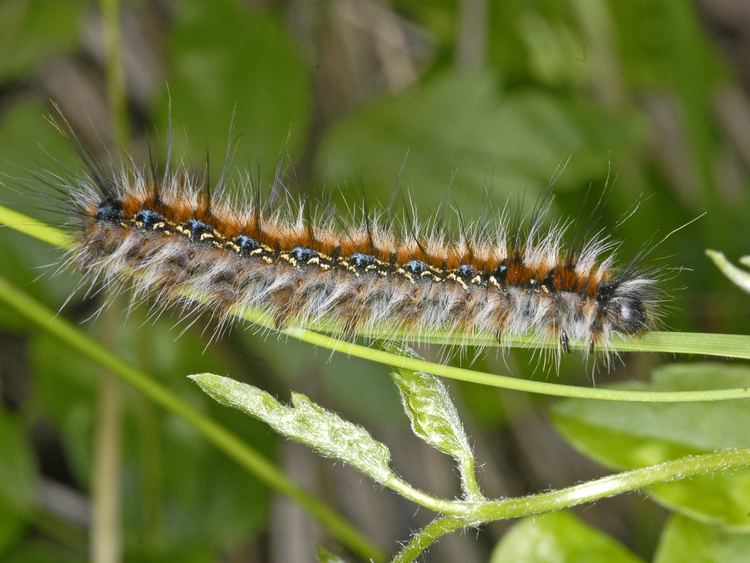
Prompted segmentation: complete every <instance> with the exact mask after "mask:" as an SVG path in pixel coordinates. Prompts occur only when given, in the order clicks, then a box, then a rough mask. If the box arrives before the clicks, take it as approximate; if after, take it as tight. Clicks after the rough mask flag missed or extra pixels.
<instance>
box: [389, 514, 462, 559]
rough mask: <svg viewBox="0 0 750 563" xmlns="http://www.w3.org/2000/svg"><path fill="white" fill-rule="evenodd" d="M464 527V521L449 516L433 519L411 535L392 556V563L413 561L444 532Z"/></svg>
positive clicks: (447, 532)
mask: <svg viewBox="0 0 750 563" xmlns="http://www.w3.org/2000/svg"><path fill="white" fill-rule="evenodd" d="M465 527H466V522H464V521H463V520H461V519H460V518H453V517H450V516H447V517H444V518H438V519H437V520H433V521H432V522H430V523H429V524H427V526H425V527H424V528H422V529H421V530H419V531H418V532H417V533H416V534H414V535H413V536H412V538H411V539H410V540H409V543H407V544H406V546H404V548H403V549H402V550H401V551H399V552H398V554H397V555H396V557H394V558H393V563H407V562H409V561H414V560H415V559H416V558H417V557H419V556H420V555H421V553H422V552H423V551H424V550H425V549H427V548H428V547H429V546H430V545H432V544H433V543H435V542H436V541H437V540H439V539H440V538H442V537H443V536H444V535H446V534H450V533H451V532H455V531H456V530H460V529H462V528H465Z"/></svg>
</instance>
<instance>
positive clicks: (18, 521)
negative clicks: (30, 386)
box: [0, 408, 37, 551]
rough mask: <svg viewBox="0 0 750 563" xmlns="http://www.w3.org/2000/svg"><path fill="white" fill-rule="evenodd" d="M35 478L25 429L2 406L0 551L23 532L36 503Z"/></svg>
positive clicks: (35, 472) (0, 429) (0, 435)
mask: <svg viewBox="0 0 750 563" xmlns="http://www.w3.org/2000/svg"><path fill="white" fill-rule="evenodd" d="M36 480H37V470H36V467H35V466H34V461H33V456H32V453H31V451H30V449H29V445H28V443H27V441H26V437H25V436H24V433H23V429H22V427H21V426H20V425H19V424H17V423H16V421H15V420H13V419H12V418H11V417H10V415H9V414H8V413H7V412H6V411H5V410H4V409H3V408H0V551H2V550H3V549H5V548H6V547H7V546H8V545H10V544H12V543H13V542H15V541H16V540H17V539H18V537H19V536H20V534H21V533H22V531H23V528H24V526H25V521H26V519H27V518H28V517H29V514H30V512H31V510H32V508H33V506H34V502H35V490H36Z"/></svg>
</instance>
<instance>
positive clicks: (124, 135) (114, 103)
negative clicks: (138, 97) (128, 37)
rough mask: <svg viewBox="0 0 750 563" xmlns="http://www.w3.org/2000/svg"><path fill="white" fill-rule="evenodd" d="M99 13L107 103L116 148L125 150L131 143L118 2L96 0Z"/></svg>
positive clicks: (114, 0)
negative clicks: (100, 14)
mask: <svg viewBox="0 0 750 563" xmlns="http://www.w3.org/2000/svg"><path fill="white" fill-rule="evenodd" d="M99 8H100V9H101V11H102V34H103V36H104V49H105V54H106V62H105V70H106V75H107V102H108V105H109V113H110V116H111V117H112V129H113V131H114V138H115V144H116V145H117V147H118V148H120V149H124V148H126V147H127V145H128V141H129V139H130V127H129V126H128V107H127V99H126V96H125V75H124V73H123V68H122V34H121V32H120V6H119V0H99Z"/></svg>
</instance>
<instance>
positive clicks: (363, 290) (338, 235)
mask: <svg viewBox="0 0 750 563" xmlns="http://www.w3.org/2000/svg"><path fill="white" fill-rule="evenodd" d="M85 161H86V163H87V165H88V174H87V175H85V176H83V177H79V178H78V179H76V180H75V181H72V182H67V183H66V184H67V185H65V186H62V188H63V189H62V190H61V191H63V192H64V193H66V194H67V196H66V197H67V200H68V201H67V204H68V205H67V207H68V208H69V209H70V210H71V211H72V212H73V214H74V216H75V217H76V219H77V221H76V223H75V227H74V239H75V245H74V249H73V250H72V251H71V253H70V256H69V261H70V262H74V263H76V264H77V266H78V268H79V269H80V270H81V271H82V272H83V273H84V278H83V279H84V280H89V281H92V283H93V282H100V283H103V286H104V287H110V288H117V289H119V288H121V287H122V286H123V285H124V284H126V283H127V282H128V281H130V282H131V283H132V285H133V286H134V296H135V297H134V299H139V298H141V297H144V296H149V297H151V298H152V300H153V303H154V305H153V306H154V307H155V308H157V309H159V310H161V309H162V308H164V307H166V306H167V305H169V304H178V305H179V304H182V306H183V311H191V312H192V311H195V308H196V307H201V308H204V309H208V310H209V311H211V312H212V313H213V314H214V315H216V316H218V318H219V319H220V321H219V326H220V327H224V326H226V325H227V324H228V323H230V322H231V319H232V318H233V317H232V315H231V312H236V311H238V310H242V309H247V310H260V311H263V312H265V313H268V314H270V315H271V317H272V318H273V319H274V321H275V324H276V327H277V328H283V327H286V326H288V325H289V324H290V323H299V324H300V325H302V326H305V325H306V324H307V323H311V322H316V321H320V320H322V319H326V320H327V321H329V322H330V323H332V326H335V327H336V330H335V331H336V332H339V333H340V334H343V335H344V336H346V337H350V338H353V337H355V336H357V335H358V334H361V333H363V332H365V333H366V332H368V331H369V330H371V329H373V328H376V329H377V328H379V327H382V326H388V327H391V328H392V329H393V330H394V331H399V332H400V333H401V334H403V333H404V332H405V333H406V334H407V335H410V336H412V337H413V339H414V340H418V339H419V337H420V335H423V334H428V333H432V332H435V331H440V332H441V333H443V334H446V333H447V334H455V333H461V334H463V335H467V334H468V335H469V336H471V335H483V336H486V335H490V336H492V337H494V338H497V339H498V341H499V342H500V343H501V344H502V343H503V341H505V340H506V339H510V338H514V337H517V336H519V335H529V334H530V335H536V336H538V338H539V339H544V340H545V341H546V342H549V341H550V339H552V341H553V342H555V343H556V345H555V350H556V352H557V355H558V358H559V355H560V354H561V353H562V352H567V351H568V350H569V348H570V345H571V343H578V344H582V345H584V346H585V350H586V352H585V353H590V352H593V351H595V350H597V351H603V352H605V354H606V353H607V352H608V351H609V349H610V344H611V338H612V336H613V335H614V334H621V335H639V334H642V333H644V332H646V331H648V330H650V329H652V328H653V327H654V326H655V323H656V322H657V319H658V302H659V299H658V293H657V283H656V279H655V278H654V277H653V276H649V275H647V274H644V273H643V272H639V270H638V268H637V266H635V265H630V266H628V267H625V268H623V269H620V270H617V269H615V267H614V257H613V254H612V253H613V249H614V246H615V244H614V243H612V242H611V241H609V239H608V238H607V237H603V236H595V237H593V238H591V239H589V240H588V241H584V243H583V244H581V245H579V247H578V248H577V249H571V248H568V249H566V248H564V246H563V243H562V242H561V241H562V238H563V233H564V231H565V230H566V228H565V227H566V225H565V224H562V223H558V224H557V225H553V226H551V227H543V226H542V221H541V220H540V219H535V220H534V221H532V223H531V225H530V226H529V227H528V228H527V229H526V230H525V233H524V234H519V232H511V231H513V229H511V227H510V221H509V220H508V218H507V215H506V214H505V213H499V214H498V216H497V217H496V218H495V221H494V224H493V223H492V222H486V223H485V224H483V225H482V226H481V227H477V226H475V227H474V228H466V229H463V234H462V236H461V237H459V238H458V239H457V240H454V241H451V240H448V239H447V237H446V235H445V234H443V233H441V232H439V230H437V229H434V228H433V229H431V231H430V232H429V233H427V234H423V233H422V231H426V230H428V229H426V228H424V227H423V228H421V229H420V228H419V226H416V225H415V224H408V222H407V221H402V222H401V226H400V227H396V228H393V227H392V226H391V225H392V224H393V223H394V221H392V220H391V218H390V217H389V212H387V211H380V212H379V213H377V214H371V213H369V212H366V211H365V212H364V213H362V214H361V215H362V216H361V217H356V216H355V214H351V215H352V216H351V217H350V218H349V219H348V220H345V221H344V224H343V226H342V224H341V222H340V221H339V222H337V221H336V220H335V219H334V218H332V217H331V215H330V214H325V213H323V214H320V213H319V214H318V217H317V218H313V217H315V215H316V213H315V212H309V207H310V206H309V205H308V207H307V209H308V211H306V204H305V203H300V202H298V201H297V200H295V199H294V198H292V197H290V196H289V195H282V197H281V198H277V199H279V202H278V203H276V204H271V205H269V204H268V202H266V203H265V204H264V203H262V202H261V200H260V199H259V198H257V197H256V198H252V197H245V198H244V199H241V198H238V197H234V196H229V195H227V193H226V191H227V190H225V189H224V188H225V184H226V182H225V181H224V179H223V177H222V180H220V181H219V183H218V185H217V186H215V189H213V190H211V189H209V188H208V187H207V184H206V181H205V178H203V177H201V176H200V175H196V174H192V173H190V172H189V171H188V170H187V169H186V168H184V167H178V168H177V169H176V170H174V171H172V172H169V171H168V170H167V172H165V173H164V175H163V177H162V178H159V179H157V178H156V174H154V172H153V168H152V170H151V171H150V173H146V172H145V171H141V170H138V169H137V168H136V167H134V166H125V167H123V168H120V169H119V170H118V171H117V172H116V173H115V172H113V171H112V170H113V168H111V167H104V166H101V165H99V164H96V163H94V162H93V161H92V160H91V159H90V158H88V157H85ZM281 191H283V190H281ZM82 283H83V282H82ZM196 294H198V295H201V296H203V298H202V299H201V304H200V305H198V304H196V303H195V302H194V301H189V300H188V298H187V297H186V296H189V295H196ZM188 303H190V304H189V305H188ZM464 338H465V337H464ZM470 340H471V338H469V339H468V340H467V343H470Z"/></svg>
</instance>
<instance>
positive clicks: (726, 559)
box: [654, 515, 750, 563]
mask: <svg viewBox="0 0 750 563" xmlns="http://www.w3.org/2000/svg"><path fill="white" fill-rule="evenodd" d="M748 554H750V535H747V534H734V533H731V532H727V531H726V530H723V529H722V528H719V527H717V526H710V525H708V524H703V523H701V522H696V521H695V520H692V519H690V518H685V517H684V516H679V515H675V516H672V517H671V518H670V519H669V520H668V521H667V525H666V526H665V528H664V531H663V532H662V534H661V540H660V542H659V548H658V550H657V552H656V557H655V558H654V563H682V562H683V561H690V562H691V563H735V562H736V563H744V562H745V561H747V558H748Z"/></svg>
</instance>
